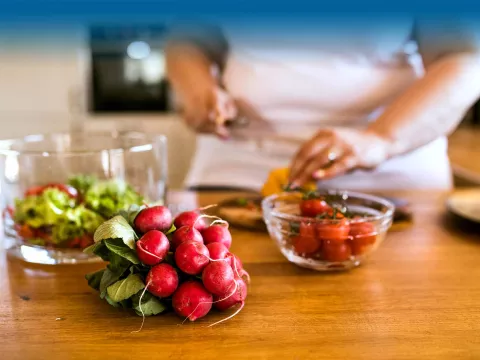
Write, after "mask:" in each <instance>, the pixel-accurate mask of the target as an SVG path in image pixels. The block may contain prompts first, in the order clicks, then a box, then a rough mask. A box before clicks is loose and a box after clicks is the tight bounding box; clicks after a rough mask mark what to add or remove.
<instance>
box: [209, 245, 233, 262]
mask: <svg viewBox="0 0 480 360" xmlns="http://www.w3.org/2000/svg"><path fill="white" fill-rule="evenodd" d="M207 249H208V252H209V253H210V259H212V260H223V259H225V258H226V257H227V255H228V254H229V252H228V249H227V248H226V247H225V245H223V244H222V243H211V244H208V245H207ZM228 263H230V259H229V260H228Z"/></svg>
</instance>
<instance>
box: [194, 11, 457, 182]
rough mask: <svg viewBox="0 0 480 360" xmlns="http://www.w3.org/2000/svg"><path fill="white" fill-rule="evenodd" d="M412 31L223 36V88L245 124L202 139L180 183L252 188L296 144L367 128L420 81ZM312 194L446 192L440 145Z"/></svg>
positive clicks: (407, 25)
mask: <svg viewBox="0 0 480 360" xmlns="http://www.w3.org/2000/svg"><path fill="white" fill-rule="evenodd" d="M411 26H412V22H410V21H408V20H407V21H405V22H400V23H398V24H397V26H395V27H389V28H394V30H392V31H390V32H388V31H387V32H386V31H384V30H383V31H382V28H379V27H375V26H371V25H369V24H363V25H362V27H359V28H358V29H355V31H354V32H349V31H341V25H334V26H331V27H328V26H326V27H324V28H322V31H324V32H325V33H324V36H321V34H318V35H319V36H314V35H313V34H312V32H309V35H310V36H307V37H305V36H304V37H302V36H301V34H300V33H298V32H296V33H292V34H291V36H288V34H284V33H282V34H278V35H276V34H273V33H267V34H264V36H263V37H262V36H261V35H260V36H259V34H261V33H259V32H258V31H257V32H255V31H252V32H250V33H246V32H245V31H244V32H241V31H238V30H239V29H238V28H237V29H236V30H237V31H236V32H235V31H233V32H230V33H229V32H228V29H227V31H226V34H227V39H228V40H229V44H230V46H231V53H230V56H229V59H228V61H227V66H226V69H225V71H224V75H223V81H224V84H225V87H226V89H227V91H228V92H229V94H230V95H231V96H232V97H233V98H234V100H235V101H236V103H237V106H238V108H239V111H240V113H241V114H243V115H244V116H246V117H247V118H248V120H249V125H248V126H247V127H245V128H242V129H236V130H235V131H233V139H231V140H228V141H222V140H219V139H217V138H215V137H214V136H208V135H200V136H199V137H198V141H197V152H196V155H195V158H194V161H193V163H192V168H191V170H190V173H189V175H188V177H187V179H186V185H187V186H202V185H203V186H233V187H241V188H249V189H253V190H259V189H260V188H261V186H262V185H263V183H264V181H265V180H266V178H267V176H268V173H269V172H270V170H272V169H274V168H279V167H288V166H289V164H290V161H291V159H292V157H293V155H294V154H295V152H296V150H297V149H298V147H299V146H300V144H302V143H303V142H304V141H306V140H307V139H309V138H310V137H312V136H313V135H314V134H315V132H317V131H318V130H319V129H321V128H322V127H326V126H347V127H356V128H362V127H365V126H366V125H367V123H368V122H369V121H371V120H372V119H374V118H375V117H376V116H378V114H379V113H381V110H382V107H385V106H386V105H388V104H389V103H390V102H391V101H392V100H394V99H395V98H396V97H397V96H398V95H400V94H401V93H402V92H403V91H404V90H405V89H406V88H407V87H408V86H410V85H411V84H412V83H413V82H414V81H415V79H416V78H417V77H419V76H422V74H423V66H422V63H421V59H420V57H419V55H418V54H417V53H416V52H415V51H413V52H412V51H411V49H409V48H408V46H411V45H412V43H408V39H409V34H410V31H411ZM350 28H351V27H350ZM238 34H242V36H238ZM325 34H326V35H325ZM331 34H336V35H333V36H332V35H331ZM236 35H237V36H236ZM250 35H252V36H250ZM406 45H408V46H407V47H406ZM409 52H411V54H409ZM319 186H320V187H325V188H337V189H351V190H369V189H380V190H381V189H386V190H387V189H405V188H441V189H448V188H450V187H451V174H450V168H449V162H448V157H447V143H446V139H444V138H442V139H438V140H436V141H434V142H432V143H431V144H428V145H426V146H424V147H423V148H420V149H418V150H416V151H414V152H411V153H409V154H407V155H404V156H400V157H397V158H394V159H391V160H389V161H387V162H386V163H384V164H382V165H381V166H379V167H378V168H377V169H376V170H375V171H373V172H366V171H355V172H353V173H351V174H348V175H344V176H341V177H337V178H335V179H331V180H327V181H321V182H320V183H319Z"/></svg>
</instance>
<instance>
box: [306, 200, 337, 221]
mask: <svg viewBox="0 0 480 360" xmlns="http://www.w3.org/2000/svg"><path fill="white" fill-rule="evenodd" d="M329 209H331V208H330V205H328V204H327V203H326V202H325V201H323V200H322V199H308V200H302V202H301V203H300V213H301V214H302V216H308V217H316V216H318V215H321V214H324V213H326V212H327V211H328V210H329Z"/></svg>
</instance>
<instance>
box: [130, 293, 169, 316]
mask: <svg viewBox="0 0 480 360" xmlns="http://www.w3.org/2000/svg"><path fill="white" fill-rule="evenodd" d="M140 296H141V292H139V293H137V294H136V295H135V296H133V297H132V307H133V309H134V310H135V312H136V313H137V315H140V316H141V315H142V312H143V314H144V315H145V316H151V315H157V314H160V313H162V312H164V311H165V310H166V309H167V307H166V306H165V305H163V304H162V302H161V301H160V300H159V299H157V298H156V297H155V296H153V295H152V294H150V293H149V292H146V293H145V294H144V295H143V297H142V309H141V311H140V304H139V302H140Z"/></svg>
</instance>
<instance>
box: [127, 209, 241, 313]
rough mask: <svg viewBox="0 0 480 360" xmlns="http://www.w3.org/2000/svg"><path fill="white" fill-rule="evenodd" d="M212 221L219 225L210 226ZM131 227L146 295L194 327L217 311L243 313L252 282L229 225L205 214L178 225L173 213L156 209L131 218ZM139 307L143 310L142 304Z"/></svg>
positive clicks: (188, 215)
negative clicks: (168, 306) (235, 251)
mask: <svg viewBox="0 0 480 360" xmlns="http://www.w3.org/2000/svg"><path fill="white" fill-rule="evenodd" d="M208 218H215V220H214V221H213V222H211V223H210V224H209V225H208V224H207V222H206V221H205V220H206V219H208ZM130 224H131V225H132V227H133V229H134V231H135V233H136V234H138V237H139V239H138V240H136V242H135V246H134V251H135V253H136V257H138V260H139V262H140V264H137V265H136V266H137V268H138V267H139V266H140V267H141V268H140V270H142V269H143V271H139V273H143V274H146V276H145V275H143V280H144V283H145V287H144V291H143V294H145V292H146V291H148V292H149V293H150V294H151V295H154V296H155V297H157V298H159V299H160V300H165V302H166V303H168V304H170V300H171V306H172V307H173V309H174V311H175V312H176V313H177V314H178V315H180V316H182V317H185V318H188V319H189V320H190V321H195V320H196V319H199V318H201V317H203V316H205V315H207V314H208V313H209V312H210V310H211V308H212V306H214V307H215V308H217V309H218V310H221V311H224V310H228V309H231V308H232V307H234V306H238V310H237V312H235V314H237V313H238V312H239V311H240V310H241V309H242V308H243V306H244V302H245V299H246V296H247V285H246V282H245V281H247V282H248V281H249V276H248V273H247V272H246V271H245V270H244V269H243V266H242V262H241V261H240V259H239V258H238V257H237V256H235V255H234V254H232V253H231V252H230V251H229V249H230V246H231V244H232V236H231V234H230V231H229V229H228V223H227V222H225V221H224V220H221V219H219V218H216V217H212V216H208V215H204V214H201V213H200V212H199V211H187V212H183V213H181V214H179V215H178V216H177V217H176V218H175V219H173V218H172V214H171V212H170V210H169V209H168V208H167V207H165V206H152V207H146V208H144V209H143V210H141V211H140V212H138V214H136V216H135V217H134V218H133V219H132V218H130ZM172 224H173V227H172ZM172 230H173V231H172ZM147 271H148V272H147ZM143 294H142V295H143ZM139 305H140V310H141V298H140V304H139ZM142 314H143V313H142ZM235 314H234V315H235ZM232 316H233V315H232ZM229 318H230V317H229Z"/></svg>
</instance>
